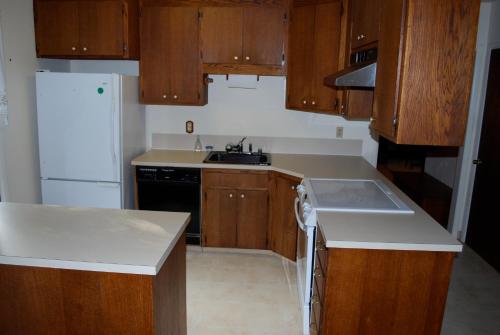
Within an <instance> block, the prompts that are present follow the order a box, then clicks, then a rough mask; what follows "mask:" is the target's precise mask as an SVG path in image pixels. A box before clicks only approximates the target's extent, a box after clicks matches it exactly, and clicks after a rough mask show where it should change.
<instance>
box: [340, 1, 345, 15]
mask: <svg viewBox="0 0 500 335" xmlns="http://www.w3.org/2000/svg"><path fill="white" fill-rule="evenodd" d="M343 15H344V2H343V1H341V2H340V16H343Z"/></svg>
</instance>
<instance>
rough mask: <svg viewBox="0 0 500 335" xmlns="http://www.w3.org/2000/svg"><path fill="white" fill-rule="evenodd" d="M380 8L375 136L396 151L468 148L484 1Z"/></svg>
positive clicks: (389, 1)
mask: <svg viewBox="0 0 500 335" xmlns="http://www.w3.org/2000/svg"><path fill="white" fill-rule="evenodd" d="M381 6H382V8H381V21H380V22H381V23H380V33H379V40H378V60H377V79H376V84H375V96H374V103H373V121H372V124H371V126H372V128H373V129H374V130H375V131H376V132H377V133H379V134H380V135H382V136H383V137H386V138H387V139H390V140H392V141H393V142H395V143H397V144H417V145H442V146H461V145H463V142H464V135H465V128H466V123H467V114H468V109H469V99H470V92H471V85H472V77H473V69H474V56H475V44H476V34H477V24H478V17H479V7H480V1H479V0H432V1H430V0H429V1H417V0H384V1H381Z"/></svg>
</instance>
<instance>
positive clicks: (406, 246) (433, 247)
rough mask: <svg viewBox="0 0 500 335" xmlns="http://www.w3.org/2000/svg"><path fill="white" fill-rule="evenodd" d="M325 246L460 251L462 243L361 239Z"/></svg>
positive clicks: (328, 243)
mask: <svg viewBox="0 0 500 335" xmlns="http://www.w3.org/2000/svg"><path fill="white" fill-rule="evenodd" d="M326 247H327V248H339V249H371V250H394V251H396V250H401V251H437V252H462V250H463V245H461V244H460V245H458V244H424V243H421V244H419V243H391V242H362V241H356V242H354V241H327V242H326Z"/></svg>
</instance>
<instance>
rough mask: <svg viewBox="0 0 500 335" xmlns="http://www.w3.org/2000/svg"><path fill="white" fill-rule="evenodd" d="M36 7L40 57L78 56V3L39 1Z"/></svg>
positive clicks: (37, 40) (37, 41)
mask: <svg viewBox="0 0 500 335" xmlns="http://www.w3.org/2000/svg"><path fill="white" fill-rule="evenodd" d="M35 5H36V44H37V54H38V57H43V56H57V55H72V56H76V55H78V54H79V36H78V34H79V33H78V2H76V1H38V2H35Z"/></svg>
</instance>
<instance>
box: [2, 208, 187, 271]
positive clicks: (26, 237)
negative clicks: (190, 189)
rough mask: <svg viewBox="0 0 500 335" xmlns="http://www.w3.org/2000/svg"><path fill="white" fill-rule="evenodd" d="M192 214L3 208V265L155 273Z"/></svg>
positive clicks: (90, 209) (98, 209) (89, 209)
mask: <svg viewBox="0 0 500 335" xmlns="http://www.w3.org/2000/svg"><path fill="white" fill-rule="evenodd" d="M189 219H190V214H189V213H170V212H152V211H135V210H120V209H102V208H69V207H62V206H46V205H45V206H44V205H28V204H15V203H1V204H0V264H9V265H23V266H35V267H46V268H57V269H69V270H85V271H100V272H117V273H132V274H144V275H156V274H157V273H158V272H159V270H160V269H161V267H162V265H163V263H164V262H165V260H166V259H167V258H168V256H169V255H170V252H171V251H172V249H173V248H174V246H175V245H176V243H177V241H178V240H179V239H180V238H181V237H182V234H183V232H184V230H185V228H186V226H187V224H188V222H189Z"/></svg>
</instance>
